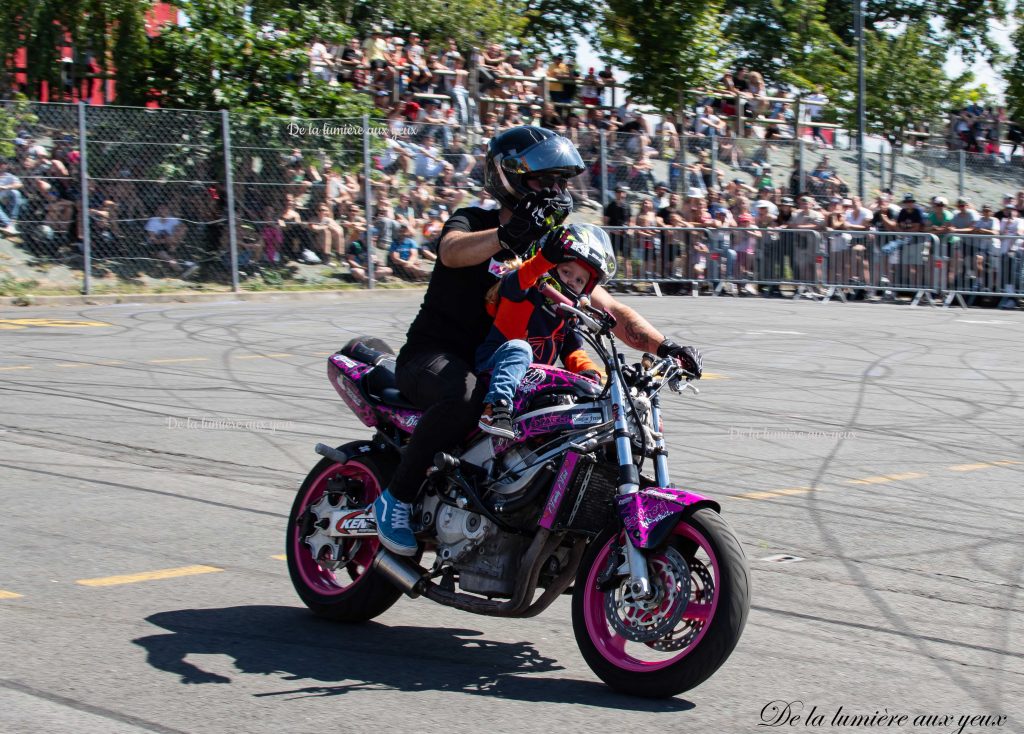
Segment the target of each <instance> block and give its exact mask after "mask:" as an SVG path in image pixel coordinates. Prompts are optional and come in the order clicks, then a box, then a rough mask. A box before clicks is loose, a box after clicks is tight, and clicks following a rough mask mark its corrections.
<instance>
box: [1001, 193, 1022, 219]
mask: <svg viewBox="0 0 1024 734" xmlns="http://www.w3.org/2000/svg"><path fill="white" fill-rule="evenodd" d="M1010 209H1013V210H1014V211H1019V210H1018V209H1017V199H1016V197H1015V196H1014V195H1013V194H1010V193H1006V194H1003V206H1002V208H1001V209H1000V210H999V211H997V212H996V219H1000V220H1001V219H1002V218H1003V217H1005V216H1006V215H1007V213H1008V211H1009V210H1010Z"/></svg>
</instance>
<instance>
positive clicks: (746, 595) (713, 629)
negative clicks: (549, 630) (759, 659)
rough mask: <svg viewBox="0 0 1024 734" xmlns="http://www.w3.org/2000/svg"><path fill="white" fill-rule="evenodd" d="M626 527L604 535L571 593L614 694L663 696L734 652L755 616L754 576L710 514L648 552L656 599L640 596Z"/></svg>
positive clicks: (595, 664)
mask: <svg viewBox="0 0 1024 734" xmlns="http://www.w3.org/2000/svg"><path fill="white" fill-rule="evenodd" d="M625 542H627V541H626V537H625V534H624V533H623V532H622V530H621V529H620V528H615V529H613V530H607V531H605V532H604V533H602V534H601V535H599V536H598V537H597V538H596V539H595V540H594V542H593V543H591V547H590V549H589V551H588V552H587V555H586V556H585V557H584V559H583V562H582V563H581V564H580V568H579V571H578V572H577V575H576V587H575V589H574V591H573V597H572V626H573V631H574V632H575V634H576V643H577V644H578V645H579V648H580V652H582V653H583V657H584V659H585V660H586V661H587V665H589V666H590V669H591V670H593V671H594V673H596V674H597V676H598V677H599V678H600V679H601V680H603V681H604V682H605V683H607V684H608V685H609V686H610V687H611V688H613V689H615V690H616V691H619V692H620V693H625V694H629V695H634V696H643V697H646V698H665V697H668V696H675V695H677V694H679V693H682V692H683V691H687V690H689V689H691V688H693V687H695V686H697V685H700V684H701V683H703V682H704V681H705V680H707V679H708V678H709V677H711V675H712V674H713V673H714V672H715V671H716V670H718V668H719V667H720V666H721V665H722V663H724V662H725V660H726V658H728V657H729V654H730V653H731V652H732V651H733V648H735V647H736V643H737V642H738V641H739V638H740V635H741V634H742V632H743V626H744V625H745V624H746V621H747V613H748V612H749V611H750V571H749V569H748V567H747V559H746V556H744V554H743V549H742V548H741V547H740V544H739V541H738V540H737V539H736V536H735V535H734V534H733V532H732V530H731V529H730V528H729V526H728V525H727V524H726V522H725V520H723V519H722V517H721V516H720V515H719V514H718V513H716V512H714V511H712V510H709V509H701V510H697V511H696V512H694V513H693V514H692V515H690V516H689V517H687V518H686V519H685V520H682V521H680V523H679V524H678V525H677V526H676V528H675V530H674V531H673V534H672V535H671V536H670V538H669V540H668V541H667V542H666V544H665V545H664V546H663V547H662V548H659V549H657V550H653V551H650V552H649V553H647V559H648V568H649V574H650V579H651V586H652V588H653V592H654V594H653V597H652V598H651V599H649V600H638V599H635V598H634V597H633V595H632V594H631V592H630V591H629V588H628V587H629V583H628V581H629V580H628V577H627V578H622V577H616V576H615V571H616V569H617V568H618V567H619V565H620V564H621V563H622V561H623V560H624V558H625V556H624V555H623V553H622V550H621V549H622V544H623V543H625Z"/></svg>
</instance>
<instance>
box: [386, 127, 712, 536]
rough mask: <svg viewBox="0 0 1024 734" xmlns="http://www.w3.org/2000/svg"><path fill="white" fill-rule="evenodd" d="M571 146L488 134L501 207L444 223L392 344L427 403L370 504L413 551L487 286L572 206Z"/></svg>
mask: <svg viewBox="0 0 1024 734" xmlns="http://www.w3.org/2000/svg"><path fill="white" fill-rule="evenodd" d="M583 168H584V165H583V161H582V159H581V158H580V156H579V153H578V152H577V151H576V149H575V147H574V146H573V145H572V143H570V142H569V141H568V140H566V139H565V138H562V137H561V136H559V135H555V134H554V133H552V132H550V131H548V130H544V129H542V128H537V127H533V126H522V127H516V128H512V129H511V130H507V131H506V132H504V133H502V134H501V135H498V136H496V137H495V138H493V139H492V140H491V142H490V145H489V148H488V152H487V160H486V164H485V176H484V187H485V188H486V189H487V190H488V191H489V192H490V193H491V194H492V195H493V196H494V197H495V198H496V199H497V200H498V201H499V202H500V203H501V208H500V209H499V210H490V211H486V210H483V209H478V208H475V207H466V208H463V209H459V210H458V211H456V212H455V213H454V214H453V215H452V216H451V218H450V219H449V220H448V222H447V223H446V224H445V226H444V229H443V230H442V232H441V237H440V241H439V244H438V259H437V263H436V265H435V267H434V272H433V275H432V277H431V279H430V284H429V285H428V286H427V292H426V294H425V296H424V298H423V305H422V306H421V307H420V312H419V314H418V315H417V316H416V318H415V320H414V321H413V323H412V326H410V327H409V333H408V335H407V338H406V343H405V346H403V347H402V349H401V351H400V352H399V354H398V360H397V369H396V377H397V382H398V387H399V389H400V390H401V391H402V393H403V394H404V395H405V397H406V398H407V399H408V400H410V401H411V402H412V403H413V404H414V405H416V406H418V407H420V408H421V409H423V410H424V413H423V415H422V417H421V418H420V420H419V423H418V424H417V425H416V428H415V430H414V431H413V434H412V436H411V437H410V439H409V442H408V444H406V446H405V447H404V449H403V451H402V459H401V462H400V464H399V466H398V468H397V469H396V471H395V474H394V476H393V477H392V480H391V482H390V484H389V486H388V488H387V489H386V490H385V491H384V492H383V493H382V494H381V496H380V497H379V498H378V499H377V501H376V502H375V503H374V505H373V509H374V515H375V518H376V521H377V531H378V534H379V537H380V541H381V543H382V544H383V545H384V546H385V547H386V548H388V549H389V550H391V551H392V552H393V553H398V554H401V555H414V554H415V553H416V549H417V543H416V538H415V536H414V535H413V533H412V530H411V528H410V526H409V520H410V514H411V508H410V504H411V503H412V502H414V501H415V499H416V495H417V494H418V492H419V489H420V485H421V484H422V483H423V479H424V475H425V472H426V469H427V467H428V466H430V464H431V462H432V460H433V457H434V454H436V453H437V452H438V451H442V450H450V449H451V448H452V447H453V446H456V445H457V444H458V443H459V442H460V441H462V440H463V439H464V438H465V437H466V435H467V434H468V433H469V431H470V430H471V429H472V428H473V426H474V425H476V422H477V419H478V417H479V416H480V412H481V410H482V407H483V397H484V394H485V393H486V389H487V383H486V382H485V381H478V380H477V377H476V374H475V373H474V371H473V365H474V356H475V352H476V349H477V347H479V346H480V344H482V343H483V341H484V339H485V338H486V336H487V333H488V331H489V330H490V327H491V323H492V319H491V317H490V316H489V315H488V314H487V310H486V307H485V296H486V293H487V291H488V289H489V288H490V287H491V286H492V285H494V283H495V282H497V279H498V278H500V277H501V276H502V275H503V274H504V273H505V272H506V271H507V269H508V266H507V263H508V261H509V260H511V259H513V258H515V257H520V256H523V255H525V254H526V253H527V252H528V250H529V248H530V247H532V246H533V244H534V243H536V241H537V240H538V239H540V237H541V236H543V234H544V233H545V232H547V231H548V230H549V229H551V228H552V227H553V226H556V225H557V224H559V223H561V221H563V220H564V218H565V216H566V215H567V214H568V212H569V211H570V210H571V208H572V203H571V202H572V199H571V197H569V195H568V193H567V191H566V188H567V183H568V182H567V179H568V178H569V177H571V176H575V175H579V173H580V172H582V171H583ZM591 301H592V303H593V305H594V306H596V307H597V308H601V309H604V310H606V311H608V312H609V313H610V314H611V315H612V316H614V317H615V319H616V321H617V325H616V327H615V329H614V332H615V334H616V336H618V337H619V338H620V339H622V340H624V341H625V342H626V343H627V344H629V345H630V346H632V347H633V348H635V349H639V350H641V351H649V352H654V353H657V354H659V355H660V356H663V357H674V358H675V359H677V360H678V361H680V363H681V364H682V365H683V367H684V368H685V369H687V370H689V371H690V372H692V373H693V374H695V375H699V374H700V372H701V357H700V353H699V352H697V351H696V350H694V349H692V348H690V347H682V346H680V345H678V344H676V343H674V342H672V341H670V340H668V339H666V338H665V337H664V335H663V334H662V333H661V332H659V331H658V330H657V329H655V328H654V327H653V326H652V325H651V324H650V323H648V322H647V320H646V319H644V318H643V317H642V316H640V315H639V314H638V313H636V312H635V311H634V310H633V309H631V308H629V307H628V306H625V305H623V304H621V303H619V302H618V301H616V300H615V299H614V298H612V297H611V296H610V295H609V294H608V293H607V291H605V290H603V289H601V288H597V289H596V290H595V291H594V292H593V294H592V298H591Z"/></svg>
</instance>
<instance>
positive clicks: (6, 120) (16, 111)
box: [0, 95, 39, 158]
mask: <svg viewBox="0 0 1024 734" xmlns="http://www.w3.org/2000/svg"><path fill="white" fill-rule="evenodd" d="M38 121H39V118H38V117H37V116H36V115H35V114H34V113H33V112H32V107H31V103H30V102H29V101H28V100H27V99H26V98H25V97H24V96H21V95H19V96H18V97H16V98H15V99H14V100H13V101H12V102H11V103H10V104H9V105H7V106H6V107H0V157H3V158H13V157H14V153H15V150H14V138H15V137H17V134H18V130H20V129H21V128H22V127H31V126H32V125H35V124H36V122H38Z"/></svg>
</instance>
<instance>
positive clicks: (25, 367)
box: [0, 364, 33, 371]
mask: <svg viewBox="0 0 1024 734" xmlns="http://www.w3.org/2000/svg"><path fill="white" fill-rule="evenodd" d="M32 367H33V365H30V364H16V365H11V366H10V367H0V370H5V371H6V370H30V369H32Z"/></svg>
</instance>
